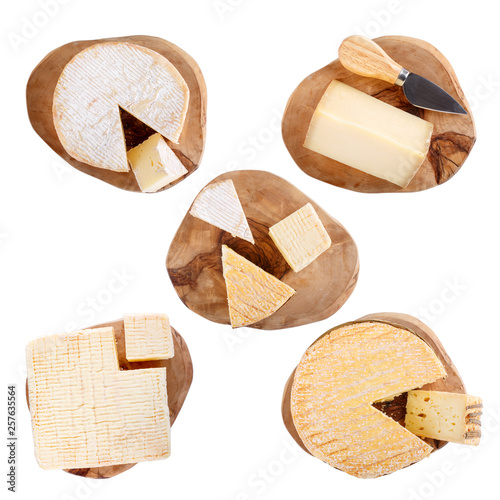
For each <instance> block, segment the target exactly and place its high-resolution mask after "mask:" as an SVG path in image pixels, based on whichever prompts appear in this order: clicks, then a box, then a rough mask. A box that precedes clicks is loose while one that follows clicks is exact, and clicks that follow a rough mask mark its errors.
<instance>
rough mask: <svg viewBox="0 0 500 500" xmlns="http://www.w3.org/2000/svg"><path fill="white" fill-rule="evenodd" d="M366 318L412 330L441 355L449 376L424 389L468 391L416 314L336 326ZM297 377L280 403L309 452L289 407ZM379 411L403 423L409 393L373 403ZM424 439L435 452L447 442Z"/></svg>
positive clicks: (295, 436)
mask: <svg viewBox="0 0 500 500" xmlns="http://www.w3.org/2000/svg"><path fill="white" fill-rule="evenodd" d="M367 321H374V322H381V323H387V324H390V325H393V326H395V327H398V328H403V329H405V330H408V331H410V332H411V333H413V334H415V335H417V336H418V337H419V338H421V339H422V340H423V341H424V342H426V343H427V344H428V345H429V346H430V347H431V349H432V350H433V351H434V352H435V353H436V356H437V357H438V358H439V360H440V361H441V363H442V364H443V366H444V368H445V370H446V373H447V377H446V378H445V379H441V380H438V381H436V382H433V383H432V384H426V385H424V386H423V387H422V389H424V390H429V391H445V392H454V393H459V394H466V389H465V385H464V382H463V380H462V378H461V377H460V374H459V373H458V370H457V368H456V367H455V365H454V364H453V362H452V361H451V359H450V357H449V356H448V354H447V353H446V350H445V349H444V347H443V345H442V344H441V342H440V341H439V339H438V337H437V336H436V334H435V333H434V332H433V331H432V330H431V329H430V328H429V327H428V326H427V325H425V324H424V323H422V322H421V321H420V320H418V319H417V318H414V317H413V316H409V315H407V314H399V313H376V314H369V315H368V316H363V317H362V318H359V319H358V320H356V321H352V322H350V323H345V324H343V325H339V326H337V327H335V328H333V329H332V330H335V329H336V328H341V327H342V326H345V325H347V324H353V323H364V322H367ZM332 330H328V332H326V333H324V334H323V335H321V336H320V337H319V338H318V339H316V340H315V341H314V342H313V343H315V342H317V341H318V340H319V339H320V338H322V337H324V336H325V335H327V334H328V333H329V332H331V331H332ZM294 377H295V369H294V370H293V372H292V374H291V375H290V377H289V378H288V380H287V382H286V384H285V389H284V391H283V399H282V403H281V414H282V417H283V422H284V424H285V427H286V428H287V430H288V432H289V433H290V435H291V436H292V437H293V439H294V440H295V441H296V443H297V444H298V445H299V446H300V447H301V448H302V449H303V450H304V451H306V452H307V453H309V454H311V453H310V452H309V450H308V449H307V448H306V446H305V445H304V443H303V442H302V440H301V439H300V437H299V434H298V432H297V429H296V428H295V425H294V423H293V418H292V413H291V407H290V397H291V392H292V384H293V380H294ZM373 406H374V407H375V408H377V409H378V410H380V411H382V412H383V413H385V414H386V415H387V416H389V417H391V418H392V419H394V420H396V421H397V422H399V424H401V425H403V426H404V418H405V415H406V393H405V394H402V395H401V396H399V397H397V398H395V399H394V400H393V401H390V402H386V403H377V404H374V405H373ZM424 441H425V442H426V443H427V444H429V445H430V446H431V447H432V448H433V451H436V450H438V449H440V448H442V447H443V446H445V445H446V444H447V442H446V441H439V440H437V439H429V438H425V439H424Z"/></svg>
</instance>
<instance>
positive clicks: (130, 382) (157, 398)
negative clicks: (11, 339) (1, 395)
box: [26, 328, 170, 469]
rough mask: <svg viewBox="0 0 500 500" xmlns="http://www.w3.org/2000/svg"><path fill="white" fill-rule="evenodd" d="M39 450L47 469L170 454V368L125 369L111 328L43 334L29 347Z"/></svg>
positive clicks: (31, 400) (30, 389) (31, 396)
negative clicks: (46, 335)
mask: <svg viewBox="0 0 500 500" xmlns="http://www.w3.org/2000/svg"><path fill="white" fill-rule="evenodd" d="M26 358H27V371H28V395H29V403H30V412H31V421H32V427H33V438H34V443H35V456H36V458H37V461H38V463H39V465H40V466H41V467H42V468H44V469H73V468H87V467H99V466H108V465H116V464H127V463H135V462H140V461H149V460H157V459H160V458H166V457H168V456H169V454H170V417H169V410H168V404H167V385H166V370H165V368H154V369H146V370H127V371H121V370H120V368H119V364H118V356H117V351H116V342H115V338H114V332H113V329H112V328H100V329H91V330H82V331H80V332H76V333H70V334H63V335H57V336H51V337H43V338H40V339H37V340H35V341H33V342H30V343H29V344H28V346H27V349H26Z"/></svg>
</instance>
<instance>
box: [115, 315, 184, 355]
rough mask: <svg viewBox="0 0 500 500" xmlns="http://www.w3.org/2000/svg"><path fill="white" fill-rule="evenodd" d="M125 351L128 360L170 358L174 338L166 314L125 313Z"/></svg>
mask: <svg viewBox="0 0 500 500" xmlns="http://www.w3.org/2000/svg"><path fill="white" fill-rule="evenodd" d="M123 323H124V325H125V353H126V357H127V360H128V361H149V360H157V359H170V358H172V357H173V356H174V340H173V338H172V330H171V328H170V322H169V320H168V316H167V315H166V314H125V315H124V316H123Z"/></svg>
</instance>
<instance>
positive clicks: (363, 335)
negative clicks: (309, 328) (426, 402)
mask: <svg viewBox="0 0 500 500" xmlns="http://www.w3.org/2000/svg"><path fill="white" fill-rule="evenodd" d="M444 377H446V371H445V369H444V367H443V365H442V364H441V362H440V361H439V359H438V357H437V356H436V354H435V353H434V351H433V350H432V349H431V348H430V347H429V346H428V345H427V344H426V343H425V342H424V341H423V340H421V339H420V338H419V337H417V336H416V335H415V334H413V333H411V332H409V331H407V330H404V329H401V328H396V327H394V326H391V325H388V324H384V323H376V322H366V323H357V324H351V325H346V326H342V327H339V328H336V329H334V330H332V331H330V332H329V333H327V334H326V335H324V336H323V337H320V339H319V340H317V341H316V342H315V343H314V344H313V345H312V346H311V347H309V349H308V350H307V351H306V353H305V354H304V356H303V357H302V360H301V362H300V364H299V366H298V367H297V370H296V372H295V377H294V381H293V385H292V392H291V413H292V417H293V422H294V425H295V428H296V429H297V432H298V434H299V436H300V438H301V440H302V442H303V443H304V445H305V446H306V448H307V449H308V450H309V451H310V452H311V454H312V455H314V456H315V457H317V458H319V459H320V460H322V461H324V462H326V463H327V464H329V465H331V466H333V467H335V468H337V469H341V470H343V471H345V472H347V473H349V474H351V475H353V476H356V477H366V478H367V477H378V476H382V475H385V474H390V473H391V472H394V471H396V470H399V469H402V468H403V467H406V466H408V465H411V464H412V463H414V462H417V461H419V460H421V459H422V458H424V457H425V456H427V455H429V453H430V452H431V451H432V448H431V447H430V446H429V445H428V444H427V443H425V442H424V441H423V440H422V439H420V438H419V437H417V436H415V435H414V434H412V433H411V432H410V431H408V430H407V429H405V428H404V427H403V426H401V425H400V424H399V423H398V422H396V421H395V420H393V419H392V418H390V417H388V416H386V415H385V414H383V413H382V412H380V411H378V410H377V409H375V408H374V407H373V406H372V404H373V403H376V402H379V401H386V400H391V399H392V398H393V397H395V396H397V395H399V394H402V393H404V392H408V391H409V390H412V389H415V388H418V387H421V386H423V385H424V384H427V383H431V382H434V381H436V380H438V379H441V378H444Z"/></svg>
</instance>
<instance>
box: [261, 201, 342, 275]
mask: <svg viewBox="0 0 500 500" xmlns="http://www.w3.org/2000/svg"><path fill="white" fill-rule="evenodd" d="M269 236H271V238H272V240H273V241H274V244H275V245H276V246H277V247H278V250H279V251H280V252H281V254H282V255H283V257H284V258H285V260H286V261H287V262H288V264H289V265H290V267H291V268H292V269H293V270H294V271H295V272H296V273H298V272H299V271H301V270H302V269H304V268H305V267H306V266H308V265H309V264H310V263H311V262H313V261H314V260H316V259H317V258H318V257H319V256H320V255H321V254H322V253H323V252H325V251H326V250H328V249H329V248H330V246H331V245H332V240H331V239H330V236H329V235H328V233H327V232H326V229H325V226H323V224H322V222H321V220H320V218H319V217H318V214H317V213H316V211H315V210H314V207H313V206H312V205H311V204H310V203H307V204H306V205H304V206H303V207H302V208H300V209H299V210H297V211H296V212H294V213H293V214H291V215H289V216H288V217H286V218H285V219H283V220H282V221H280V222H278V223H277V224H275V225H274V226H272V227H270V228H269Z"/></svg>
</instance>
